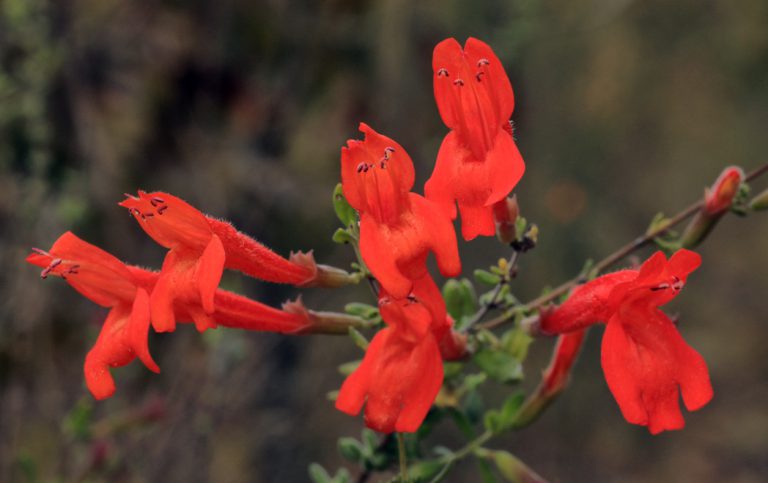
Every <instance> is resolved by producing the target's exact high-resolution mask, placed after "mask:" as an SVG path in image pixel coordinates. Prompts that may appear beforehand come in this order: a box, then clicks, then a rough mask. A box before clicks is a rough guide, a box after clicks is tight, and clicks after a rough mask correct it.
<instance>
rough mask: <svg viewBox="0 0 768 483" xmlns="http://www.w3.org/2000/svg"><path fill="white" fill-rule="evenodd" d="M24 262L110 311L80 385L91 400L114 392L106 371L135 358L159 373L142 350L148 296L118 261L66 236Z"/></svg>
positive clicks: (147, 327)
mask: <svg viewBox="0 0 768 483" xmlns="http://www.w3.org/2000/svg"><path fill="white" fill-rule="evenodd" d="M27 261H28V262H29V263H31V264H33V265H37V266H39V267H43V271H42V273H41V276H42V277H43V278H46V277H47V276H48V275H55V276H59V277H61V278H63V279H65V280H66V281H67V282H68V283H69V284H70V285H71V286H72V288H74V289H75V290H77V291H78V292H80V293H81V294H82V295H84V296H85V297H87V298H88V299H89V300H91V301H93V302H95V303H97V304H99V305H101V306H103V307H109V308H110V311H109V315H108V316H107V319H106V321H105V322H104V325H103V327H102V329H101V333H100V334H99V338H98V340H97V341H96V344H95V345H94V346H93V348H92V349H91V351H90V352H89V353H88V355H87V356H86V359H85V382H86V384H87V386H88V389H89V390H90V391H91V393H92V394H93V396H94V397H95V398H96V399H104V398H107V397H109V396H111V395H112V393H114V392H115V381H114V379H112V375H111V374H110V373H109V368H110V367H119V366H124V365H126V364H128V363H130V362H131V361H132V360H133V359H135V358H136V357H138V358H139V359H140V360H141V362H143V363H144V365H145V366H146V367H147V368H148V369H149V370H151V371H154V372H160V368H159V367H157V364H155V361H154V360H152V356H151V355H150V354H149V347H148V345H147V335H148V332H149V295H148V294H147V290H146V288H145V287H141V286H139V283H138V280H137V279H136V278H135V277H134V276H133V274H132V273H131V271H130V270H129V269H128V267H126V266H125V265H124V264H123V263H122V262H121V261H120V260H118V259H117V258H115V257H113V256H112V255H110V254H109V253H107V252H105V251H103V250H101V249H99V248H96V247H95V246H93V245H90V244H88V243H86V242H84V241H82V240H80V239H79V238H77V237H76V236H75V235H73V234H72V233H71V232H67V233H65V234H63V235H62V236H61V237H60V238H59V239H58V240H56V243H54V244H53V247H52V248H51V250H50V252H44V251H42V250H35V252H34V253H32V254H30V255H29V256H28V257H27Z"/></svg>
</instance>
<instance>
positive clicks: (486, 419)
mask: <svg viewBox="0 0 768 483" xmlns="http://www.w3.org/2000/svg"><path fill="white" fill-rule="evenodd" d="M524 401H525V393H523V392H522V391H518V392H516V393H514V394H512V395H511V396H509V397H508V398H507V399H506V400H505V401H504V404H503V405H502V406H501V409H499V410H496V409H491V410H489V411H488V412H486V413H485V415H484V416H483V424H484V425H485V429H487V430H488V431H490V432H492V433H493V434H499V433H503V432H504V431H507V430H509V429H511V428H512V427H513V426H514V423H515V419H516V418H517V413H518V412H519V411H520V408H521V407H522V406H523V402H524Z"/></svg>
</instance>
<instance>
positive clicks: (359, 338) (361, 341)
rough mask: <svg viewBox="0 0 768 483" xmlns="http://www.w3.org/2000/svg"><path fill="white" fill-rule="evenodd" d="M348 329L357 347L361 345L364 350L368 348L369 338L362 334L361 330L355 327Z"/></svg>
mask: <svg viewBox="0 0 768 483" xmlns="http://www.w3.org/2000/svg"><path fill="white" fill-rule="evenodd" d="M348 331H349V336H350V337H351V338H352V341H353V342H354V343H355V345H356V346H357V347H359V348H360V349H362V350H364V351H365V350H367V349H368V339H366V338H365V336H364V335H363V334H361V333H360V331H359V330H357V329H355V328H354V327H350V328H349V329H348Z"/></svg>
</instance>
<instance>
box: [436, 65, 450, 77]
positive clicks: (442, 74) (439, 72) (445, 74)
mask: <svg viewBox="0 0 768 483" xmlns="http://www.w3.org/2000/svg"><path fill="white" fill-rule="evenodd" d="M437 76H438V77H450V74H449V73H448V69H446V68H444V67H443V68H442V69H438V70H437Z"/></svg>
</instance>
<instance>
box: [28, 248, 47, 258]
mask: <svg viewBox="0 0 768 483" xmlns="http://www.w3.org/2000/svg"><path fill="white" fill-rule="evenodd" d="M32 251H33V252H35V253H37V254H38V255H45V256H46V257H50V256H51V254H50V253H48V252H46V251H45V250H41V249H40V248H33V249H32Z"/></svg>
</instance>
